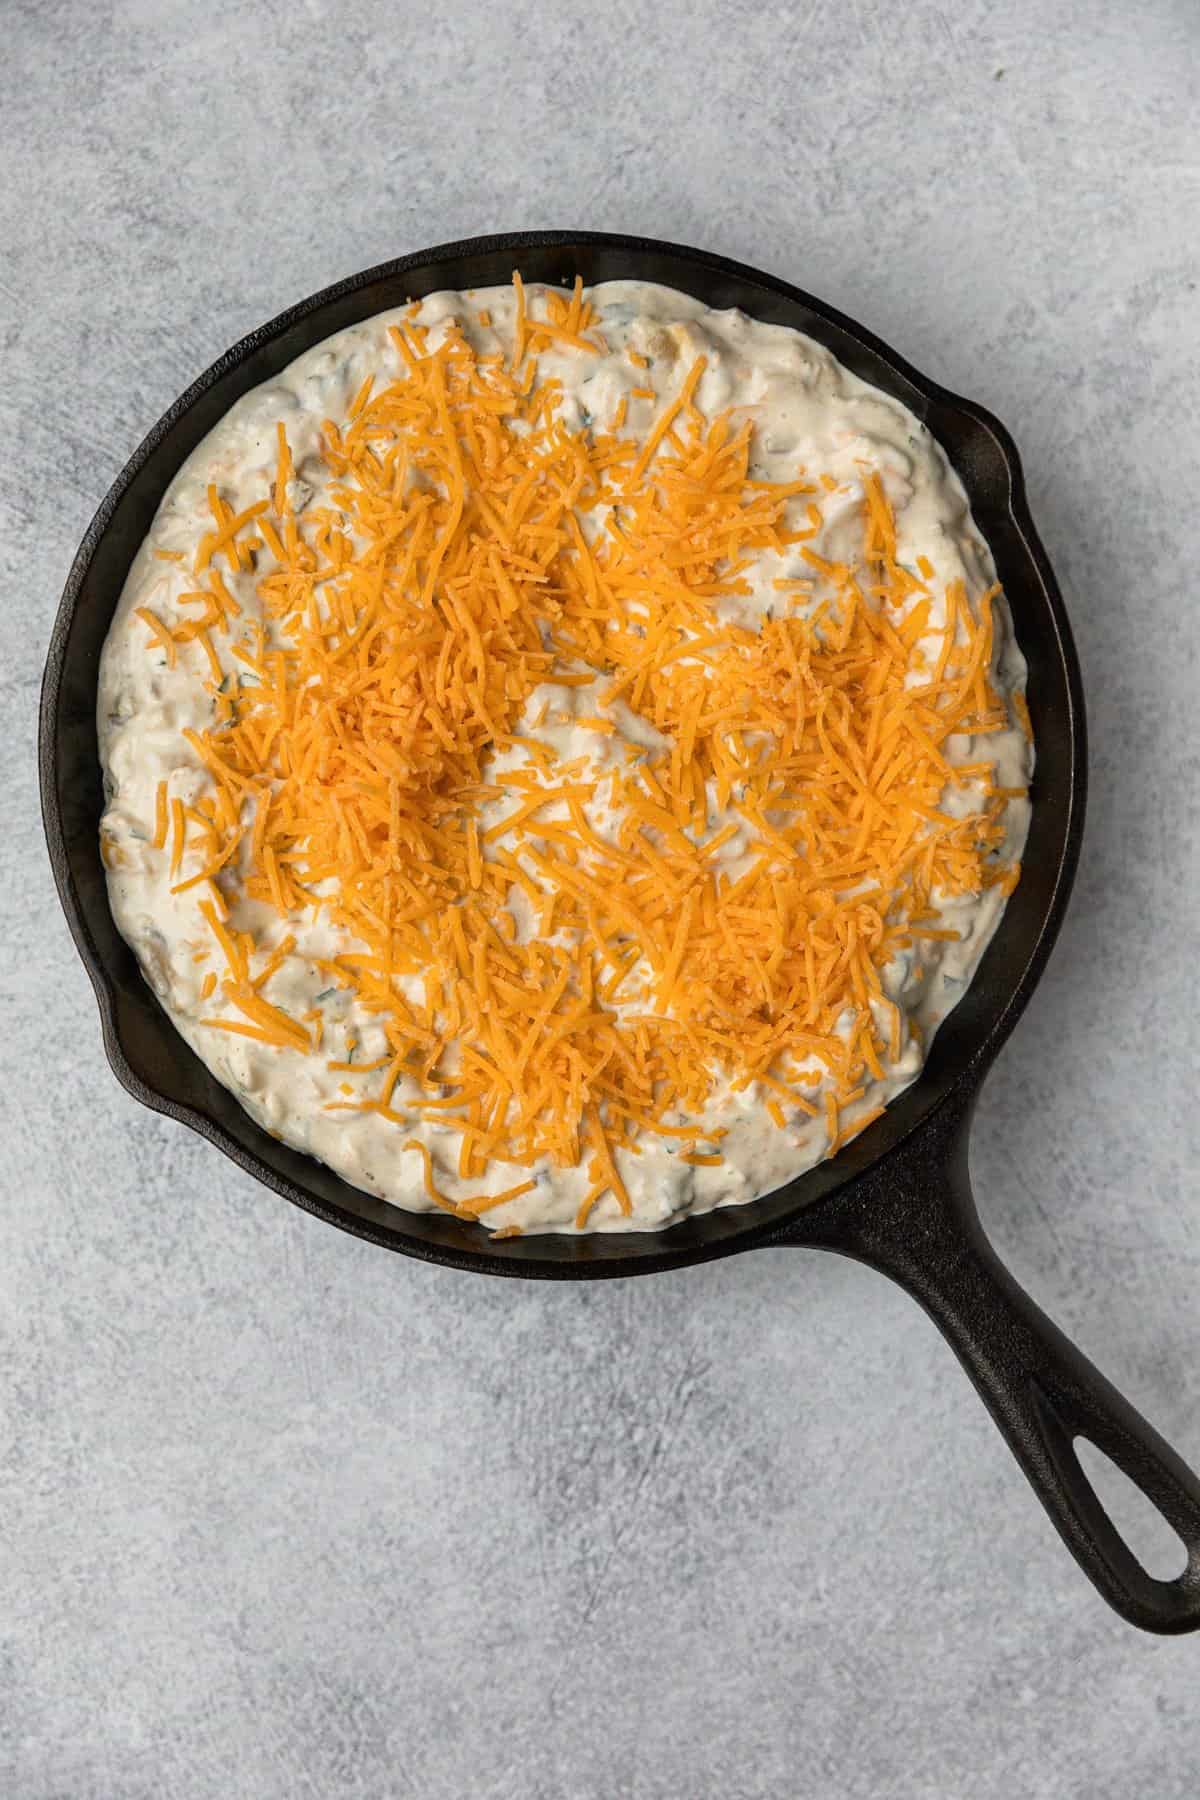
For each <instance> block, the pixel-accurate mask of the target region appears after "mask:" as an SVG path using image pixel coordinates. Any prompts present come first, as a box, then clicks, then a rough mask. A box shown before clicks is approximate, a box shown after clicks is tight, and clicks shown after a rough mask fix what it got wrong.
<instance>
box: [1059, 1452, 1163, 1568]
mask: <svg viewBox="0 0 1200 1800" xmlns="http://www.w3.org/2000/svg"><path fill="white" fill-rule="evenodd" d="M1074 1447H1075V1454H1076V1456H1077V1457H1078V1458H1079V1463H1080V1467H1081V1468H1082V1469H1083V1472H1084V1474H1085V1475H1086V1476H1087V1478H1088V1481H1089V1482H1090V1483H1091V1485H1092V1488H1093V1490H1094V1492H1095V1495H1096V1498H1097V1499H1098V1500H1099V1502H1100V1504H1101V1506H1102V1507H1103V1508H1104V1510H1105V1512H1106V1513H1108V1515H1109V1517H1110V1518H1111V1519H1112V1522H1113V1524H1114V1525H1115V1526H1116V1528H1117V1530H1118V1531H1119V1532H1120V1534H1121V1536H1122V1537H1123V1538H1124V1540H1125V1544H1126V1547H1127V1548H1128V1549H1129V1550H1130V1552H1131V1553H1132V1554H1133V1555H1134V1556H1136V1557H1137V1560H1138V1561H1139V1562H1140V1563H1141V1565H1142V1567H1143V1569H1145V1571H1146V1573H1147V1575H1149V1576H1150V1577H1151V1578H1152V1579H1153V1580H1155V1581H1174V1580H1175V1579H1176V1577H1177V1576H1179V1575H1182V1574H1183V1571H1184V1570H1185V1569H1186V1568H1187V1561H1188V1554H1187V1546H1186V1545H1185V1544H1184V1541H1183V1539H1182V1538H1181V1537H1180V1535H1179V1533H1178V1532H1177V1531H1176V1530H1175V1528H1174V1526H1173V1525H1169V1524H1168V1523H1167V1521H1166V1519H1164V1518H1163V1516H1162V1514H1161V1513H1160V1512H1159V1510H1158V1508H1157V1506H1155V1504H1154V1502H1153V1500H1151V1499H1150V1498H1149V1497H1148V1496H1147V1495H1146V1494H1143V1492H1142V1490H1141V1488H1140V1487H1138V1485H1137V1483H1136V1482H1134V1481H1131V1480H1130V1479H1129V1477H1128V1475H1126V1473H1125V1471H1124V1470H1123V1469H1119V1468H1118V1467H1117V1465H1116V1463H1115V1462H1113V1460H1112V1458H1111V1457H1109V1456H1106V1455H1105V1453H1104V1451H1103V1450H1099V1449H1097V1447H1096V1445H1095V1444H1093V1443H1092V1441H1091V1439H1090V1438H1085V1437H1077V1438H1076V1439H1075V1446H1074Z"/></svg>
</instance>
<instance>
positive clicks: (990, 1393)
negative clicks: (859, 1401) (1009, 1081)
mask: <svg viewBox="0 0 1200 1800" xmlns="http://www.w3.org/2000/svg"><path fill="white" fill-rule="evenodd" d="M973 1101H974V1096H973V1095H972V1096H970V1097H968V1098H967V1099H966V1100H965V1101H964V1100H962V1099H958V1098H951V1099H950V1100H949V1101H947V1102H945V1103H944V1104H943V1105H942V1107H941V1108H940V1109H939V1111H938V1113H936V1114H935V1115H934V1117H933V1118H932V1119H930V1120H929V1122H928V1123H927V1125H926V1127H925V1129H924V1130H923V1131H922V1132H920V1133H918V1134H916V1141H915V1143H914V1142H913V1140H909V1149H908V1153H907V1157H906V1152H905V1150H904V1149H900V1150H899V1151H898V1152H897V1153H896V1154H895V1155H893V1156H891V1157H888V1158H886V1159H885V1161H884V1164H883V1165H877V1166H876V1168H875V1169H874V1170H871V1171H869V1172H867V1173H866V1174H865V1176H864V1177H863V1178H862V1179H861V1180H860V1181H858V1182H857V1183H855V1184H854V1186H853V1187H852V1188H851V1189H850V1190H849V1192H848V1193H846V1191H845V1190H843V1194H841V1195H834V1196H832V1197H831V1201H832V1203H831V1204H829V1205H828V1206H825V1205H823V1204H822V1203H820V1202H818V1204H817V1205H816V1207H814V1208H813V1209H812V1213H811V1214H809V1215H802V1216H801V1218H800V1219H799V1220H797V1221H796V1222H795V1224H794V1225H793V1226H791V1227H790V1228H789V1229H788V1230H787V1232H786V1233H785V1234H784V1241H786V1242H790V1243H798V1244H811V1245H813V1246H815V1247H822V1248H825V1249H830V1250H838V1251H841V1252H842V1253H843V1254H845V1255H849V1256H852V1257H855V1258H856V1259H857V1260H858V1261H860V1262H865V1263H868V1264H870V1265H871V1266H872V1267H873V1268H876V1269H878V1270H880V1271H881V1273H883V1274H885V1275H890V1276H891V1278H892V1279H893V1280H894V1281H897V1282H899V1284H900V1286H901V1287H903V1288H905V1289H906V1290H907V1291H908V1292H909V1293H910V1294H912V1295H913V1297H914V1298H915V1299H917V1300H919V1301H920V1303H921V1305H922V1306H923V1307H924V1308H925V1310H926V1312H928V1313H929V1315H930V1316H931V1318H932V1319H933V1320H934V1322H935V1323H936V1324H937V1326H938V1327H939V1329H940V1330H941V1332H942V1334H943V1336H944V1337H945V1338H946V1339H947V1341H948V1342H949V1343H950V1345H951V1346H952V1347H953V1349H954V1351H955V1352H956V1354H957V1356H958V1358H959V1361H960V1362H961V1363H962V1364H963V1367H964V1368H965V1369H966V1371H967V1374H968V1375H969V1376H970V1377H971V1380H972V1381H973V1382H974V1384H975V1386H976V1388H977V1389H978V1390H979V1393H980V1395H981V1396H982V1398H983V1400H984V1403H985V1405H986V1406H987V1409H988V1411H989V1412H990V1413H991V1415H992V1417H993V1419H994V1420H995V1421H996V1424H997V1425H998V1426H999V1427H1000V1430H1001V1431H1002V1432H1003V1433H1004V1436H1005V1438H1006V1439H1007V1441H1008V1446H1009V1448H1010V1450H1011V1451H1012V1452H1013V1455H1014V1456H1015V1457H1016V1459H1017V1461H1018V1462H1019V1463H1020V1465H1021V1467H1022V1469H1023V1470H1024V1471H1025V1474H1026V1475H1027V1477H1028V1478H1029V1481H1030V1482H1031V1483H1032V1485H1033V1488H1034V1490H1035V1492H1036V1493H1037V1495H1038V1498H1039V1499H1040V1500H1041V1502H1042V1505H1043V1506H1044V1507H1045V1508H1046V1511H1047V1512H1048V1513H1049V1515H1050V1518H1051V1520H1052V1521H1053V1523H1054V1525H1055V1526H1056V1528H1057V1529H1058V1531H1059V1533H1060V1534H1061V1536H1062V1538H1063V1540H1064V1542H1065V1543H1066V1545H1067V1548H1068V1549H1069V1550H1070V1551H1071V1552H1072V1554H1073V1555H1074V1557H1075V1559H1076V1561H1077V1562H1078V1563H1079V1565H1080V1567H1081V1568H1082V1569H1083V1571H1084V1573H1085V1574H1086V1575H1088V1576H1089V1577H1090V1579H1091V1580H1092V1581H1093V1582H1094V1584H1095V1586H1096V1587H1097V1588H1098V1589H1099V1591H1100V1593H1101V1594H1102V1595H1103V1596H1104V1598H1105V1599H1106V1600H1107V1601H1108V1603H1109V1605H1110V1606H1112V1607H1113V1608H1114V1609H1115V1610H1116V1611H1117V1612H1118V1613H1120V1615H1121V1616H1122V1618H1124V1619H1127V1620H1128V1621H1129V1623H1130V1624H1132V1625H1138V1626H1140V1627H1141V1628H1142V1629H1143V1630H1144V1631H1157V1632H1170V1633H1175V1632H1184V1631H1196V1630H1200V1480H1197V1478H1196V1476H1195V1475H1194V1474H1193V1473H1192V1471H1191V1470H1190V1469H1189V1468H1188V1467H1187V1465H1186V1464H1185V1463H1184V1462H1183V1460H1182V1459H1181V1458H1180V1457H1179V1456H1178V1455H1176V1453H1175V1451H1174V1450H1172V1449H1171V1447H1170V1445H1169V1444H1167V1443H1166V1442H1164V1440H1163V1439H1162V1438H1161V1437H1160V1436H1159V1435H1158V1433H1157V1432H1156V1431H1155V1430H1154V1428H1153V1427H1152V1426H1151V1425H1148V1424H1147V1422H1146V1421H1145V1419H1143V1418H1142V1417H1141V1415H1140V1414H1139V1413H1138V1412H1137V1411H1136V1410H1135V1409H1134V1407H1132V1406H1131V1405H1130V1404H1129V1402H1128V1401H1127V1400H1126V1399H1125V1398H1124V1397H1123V1396H1122V1395H1121V1394H1119V1393H1118V1392H1117V1390H1116V1388H1114V1387H1113V1386H1112V1384H1111V1383H1110V1382H1109V1381H1107V1380H1105V1378H1104V1376H1103V1375H1101V1374H1100V1373H1099V1371H1098V1370H1097V1369H1095V1368H1093V1366H1092V1364H1091V1363H1090V1362H1088V1360H1087V1358H1086V1357H1085V1356H1083V1355H1082V1354H1081V1352H1080V1351H1078V1350H1077V1349H1076V1348H1075V1346H1074V1345H1073V1344H1072V1343H1071V1342H1070V1341H1069V1340H1068V1339H1067V1338H1066V1337H1064V1335H1063V1333H1062V1332H1061V1331H1060V1330H1059V1329H1058V1327H1057V1326H1056V1325H1054V1324H1053V1323H1052V1322H1051V1321H1050V1320H1049V1319H1048V1318H1047V1317H1046V1315H1045V1314H1044V1313H1043V1312H1042V1311H1041V1309H1040V1308H1039V1307H1038V1306H1036V1305H1035V1304H1034V1302H1033V1301H1032V1300H1031V1299H1030V1297H1029V1295H1028V1294H1026V1293H1025V1291H1024V1290H1023V1289H1022V1288H1021V1287H1019V1286H1018V1284H1017V1282H1016V1281H1014V1279H1013V1277H1012V1276H1011V1275H1010V1274H1009V1272H1008V1270H1007V1269H1006V1268H1005V1267H1004V1266H1003V1264H1002V1263H1001V1262H1000V1259H999V1258H998V1256H997V1255H996V1252H995V1251H994V1250H993V1249H992V1246H991V1244H990V1243H989V1242H988V1240H987V1238H986V1237H985V1236H984V1232H983V1227H982V1226H981V1224H980V1222H979V1215H978V1213H977V1211H976V1208H975V1201H974V1198H973V1196H972V1193H971V1184H970V1179H969V1176H968V1172H967V1136H968V1131H969V1126H970V1114H971V1110H972V1107H973ZM931 1140H932V1141H931ZM1076 1438H1086V1439H1088V1440H1090V1442H1091V1443H1093V1444H1095V1446H1096V1447H1097V1449H1099V1450H1102V1451H1103V1452H1104V1453H1105V1455H1106V1456H1108V1457H1109V1458H1111V1460H1112V1461H1113V1462H1114V1463H1115V1464H1116V1465H1117V1467H1118V1468H1119V1469H1121V1470H1122V1471H1123V1473H1124V1474H1125V1475H1127V1476H1128V1477H1129V1479H1130V1480H1131V1481H1132V1482H1134V1484H1135V1485H1136V1486H1137V1487H1138V1488H1140V1489H1141V1491H1142V1493H1143V1494H1144V1495H1145V1496H1146V1497H1147V1499H1149V1500H1150V1501H1151V1502H1152V1503H1153V1505H1154V1506H1155V1507H1156V1508H1157V1510H1158V1511H1159V1512H1160V1513H1161V1514H1162V1516H1163V1517H1164V1518H1165V1519H1166V1520H1167V1522H1168V1523H1169V1524H1170V1525H1171V1526H1173V1527H1174V1529H1175V1531H1176V1532H1178V1534H1179V1536H1180V1537H1181V1538H1182V1540H1183V1542H1184V1545H1185V1546H1186V1549H1187V1559H1188V1560H1187V1567H1186V1568H1185V1569H1184V1571H1183V1573H1182V1574H1180V1575H1178V1576H1177V1577H1176V1578H1175V1579H1174V1580H1172V1581H1160V1580H1157V1579H1155V1578H1154V1577H1153V1576H1151V1575H1149V1574H1148V1573H1147V1572H1146V1570H1145V1569H1144V1568H1143V1567H1142V1565H1141V1563H1139V1562H1138V1560H1137V1559H1136V1557H1135V1556H1134V1555H1133V1553H1132V1552H1131V1551H1130V1550H1129V1548H1128V1546H1127V1545H1126V1543H1125V1541H1124V1539H1123V1538H1122V1537H1121V1535H1120V1533H1119V1532H1118V1530H1117V1528H1116V1526H1115V1525H1114V1524H1113V1521H1112V1520H1111V1519H1110V1518H1109V1516H1108V1514H1107V1513H1106V1512H1105V1510H1104V1508H1103V1506H1102V1505H1101V1503H1100V1500H1099V1498H1098V1497H1097V1495H1096V1491H1095V1489H1094V1488H1093V1487H1092V1485H1091V1483H1090V1482H1089V1480H1088V1478H1087V1476H1086V1475H1085V1474H1084V1471H1083V1468H1082V1466H1081V1464H1080V1462H1079V1458H1078V1457H1077V1456H1076V1454H1075V1448H1074V1443H1075V1439H1076Z"/></svg>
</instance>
